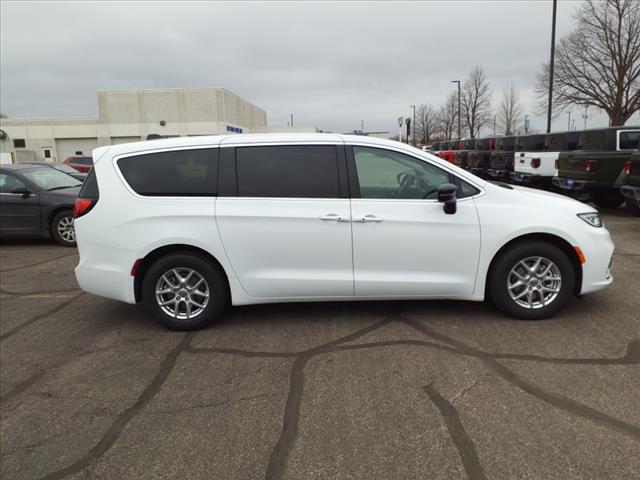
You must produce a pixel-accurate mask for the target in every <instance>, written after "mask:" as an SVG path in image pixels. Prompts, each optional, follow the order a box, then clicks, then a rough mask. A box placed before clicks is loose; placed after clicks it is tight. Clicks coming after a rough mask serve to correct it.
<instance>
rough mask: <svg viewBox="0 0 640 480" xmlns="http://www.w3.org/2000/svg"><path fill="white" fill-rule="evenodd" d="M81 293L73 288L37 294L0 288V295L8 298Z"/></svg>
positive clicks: (43, 291)
mask: <svg viewBox="0 0 640 480" xmlns="http://www.w3.org/2000/svg"><path fill="white" fill-rule="evenodd" d="M79 292H82V290H80V289H79V288H74V289H72V290H40V291H37V292H12V291H10V290H7V289H6V288H4V287H2V286H0V293H1V294H2V295H7V296H10V297H19V298H22V297H26V298H32V297H33V296H34V295H65V294H74V293H79Z"/></svg>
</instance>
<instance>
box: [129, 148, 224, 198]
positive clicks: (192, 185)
mask: <svg viewBox="0 0 640 480" xmlns="http://www.w3.org/2000/svg"><path fill="white" fill-rule="evenodd" d="M218 154H219V149H217V148H206V149H189V150H172V151H168V152H157V153H147V154H142V155H134V156H129V157H124V158H121V159H119V160H118V167H119V168H120V171H121V172H122V176H123V177H124V179H125V180H126V182H127V183H128V184H129V186H130V187H131V188H132V189H133V191H134V192H136V193H137V194H139V195H144V196H151V197H154V196H155V197H162V196H170V197H209V196H215V195H216V193H217V183H218Z"/></svg>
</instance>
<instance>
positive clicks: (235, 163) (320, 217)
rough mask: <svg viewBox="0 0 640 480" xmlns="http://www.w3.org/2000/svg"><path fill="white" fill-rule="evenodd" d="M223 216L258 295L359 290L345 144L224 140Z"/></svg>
mask: <svg viewBox="0 0 640 480" xmlns="http://www.w3.org/2000/svg"><path fill="white" fill-rule="evenodd" d="M220 160H221V164H220V188H219V194H218V198H217V200H216V219H217V222H218V228H219V231H220V236H221V238H222V242H223V245H224V248H225V251H226V252H227V255H228V257H229V260H230V262H231V265H232V268H233V270H234V272H235V274H236V275H237V277H238V279H239V281H240V283H241V284H242V287H243V288H244V290H245V291H246V292H247V294H248V295H250V296H252V297H256V298H283V297H290V298H296V297H307V298H309V297H311V298H312V297H348V296H353V264H352V258H351V223H350V218H351V217H350V200H349V198H348V182H347V176H346V162H345V156H344V146H343V145H335V144H331V145H329V144H320V145H318V144H314V145H311V144H308V145H296V144H287V145H250V146H237V147H223V148H222V150H221V157H220Z"/></svg>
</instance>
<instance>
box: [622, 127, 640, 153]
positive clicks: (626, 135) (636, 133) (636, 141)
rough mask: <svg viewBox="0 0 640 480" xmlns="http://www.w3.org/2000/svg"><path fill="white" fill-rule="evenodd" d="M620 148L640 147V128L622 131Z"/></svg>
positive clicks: (634, 148)
mask: <svg viewBox="0 0 640 480" xmlns="http://www.w3.org/2000/svg"><path fill="white" fill-rule="evenodd" d="M619 148H620V150H636V149H638V148H640V130H627V131H622V132H620V146H619Z"/></svg>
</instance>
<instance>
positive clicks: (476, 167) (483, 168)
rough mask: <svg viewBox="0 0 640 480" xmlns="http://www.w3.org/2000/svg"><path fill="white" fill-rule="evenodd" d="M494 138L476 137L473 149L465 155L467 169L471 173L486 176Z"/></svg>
mask: <svg viewBox="0 0 640 480" xmlns="http://www.w3.org/2000/svg"><path fill="white" fill-rule="evenodd" d="M493 146H494V139H493V138H478V139H476V143H475V150H474V151H473V152H469V155H468V157H467V166H466V167H465V168H466V169H467V170H471V173H473V174H475V175H477V176H479V177H482V178H487V171H488V170H489V160H490V159H491V152H492V151H493Z"/></svg>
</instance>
